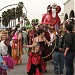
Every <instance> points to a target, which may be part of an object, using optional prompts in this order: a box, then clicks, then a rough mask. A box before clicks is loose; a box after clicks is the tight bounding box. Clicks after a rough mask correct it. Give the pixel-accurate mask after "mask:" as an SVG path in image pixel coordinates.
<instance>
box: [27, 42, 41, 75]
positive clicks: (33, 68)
mask: <svg viewBox="0 0 75 75" xmlns="http://www.w3.org/2000/svg"><path fill="white" fill-rule="evenodd" d="M27 74H28V75H42V66H41V54H40V44H39V43H35V44H33V47H32V51H31V52H30V53H29V58H28V64H27Z"/></svg>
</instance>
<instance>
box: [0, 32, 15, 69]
mask: <svg viewBox="0 0 75 75" xmlns="http://www.w3.org/2000/svg"><path fill="white" fill-rule="evenodd" d="M6 39H7V32H6V31H2V36H1V42H0V46H1V54H2V58H3V60H4V61H5V62H6V65H7V66H8V69H13V68H14V60H13V59H12V58H11V57H10V55H9V54H8V42H7V40H6Z"/></svg>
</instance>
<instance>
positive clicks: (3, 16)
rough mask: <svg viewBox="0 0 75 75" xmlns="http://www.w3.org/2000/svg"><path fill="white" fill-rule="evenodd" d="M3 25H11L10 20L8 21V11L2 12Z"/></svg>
mask: <svg viewBox="0 0 75 75" xmlns="http://www.w3.org/2000/svg"><path fill="white" fill-rule="evenodd" d="M2 18H3V20H2V24H3V25H4V26H5V27H7V26H8V23H9V19H8V14H7V12H6V11H4V12H2Z"/></svg>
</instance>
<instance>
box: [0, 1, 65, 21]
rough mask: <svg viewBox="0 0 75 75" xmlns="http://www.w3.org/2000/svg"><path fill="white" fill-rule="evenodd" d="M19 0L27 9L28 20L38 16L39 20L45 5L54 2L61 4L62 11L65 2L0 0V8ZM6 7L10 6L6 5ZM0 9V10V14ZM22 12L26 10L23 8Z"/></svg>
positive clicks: (44, 10)
mask: <svg viewBox="0 0 75 75" xmlns="http://www.w3.org/2000/svg"><path fill="white" fill-rule="evenodd" d="M20 1H22V2H23V3H24V6H25V7H26V9H27V17H28V18H29V20H30V21H31V20H32V19H33V18H38V19H39V20H41V18H42V14H44V13H46V8H47V6H48V5H49V4H52V3H54V2H55V3H57V4H58V5H60V6H61V9H62V10H61V12H63V11H64V5H63V3H64V2H66V0H0V9H1V8H3V7H5V6H7V5H10V4H17V3H19V2H20ZM13 7H15V6H13ZM8 8H12V7H8ZM8 8H6V9H8ZM6 9H4V10H6ZM4 10H2V11H4ZM2 11H0V15H1V13H2ZM24 12H26V11H25V9H24Z"/></svg>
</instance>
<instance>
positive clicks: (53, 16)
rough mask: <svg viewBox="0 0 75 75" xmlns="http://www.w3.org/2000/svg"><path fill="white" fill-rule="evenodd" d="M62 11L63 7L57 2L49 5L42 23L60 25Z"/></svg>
mask: <svg viewBox="0 0 75 75" xmlns="http://www.w3.org/2000/svg"><path fill="white" fill-rule="evenodd" d="M60 11H61V7H60V6H58V5H57V4H55V3H54V4H52V7H51V5H48V7H47V13H46V14H44V15H43V17H42V24H49V25H50V26H55V25H57V24H58V25H60V22H61V21H60V18H59V16H58V13H59V12H60Z"/></svg>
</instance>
